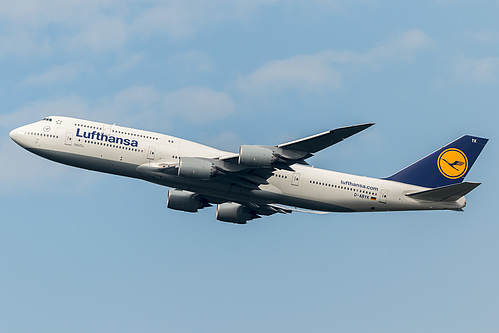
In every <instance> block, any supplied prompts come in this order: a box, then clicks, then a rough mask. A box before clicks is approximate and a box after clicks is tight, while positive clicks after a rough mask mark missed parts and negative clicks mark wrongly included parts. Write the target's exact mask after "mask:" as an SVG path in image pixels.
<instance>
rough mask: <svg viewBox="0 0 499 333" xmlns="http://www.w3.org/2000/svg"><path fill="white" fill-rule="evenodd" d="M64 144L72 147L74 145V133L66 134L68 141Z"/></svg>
mask: <svg viewBox="0 0 499 333" xmlns="http://www.w3.org/2000/svg"><path fill="white" fill-rule="evenodd" d="M64 144H65V145H68V146H71V145H72V144H73V133H71V132H67V133H66V140H64Z"/></svg>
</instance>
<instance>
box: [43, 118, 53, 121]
mask: <svg viewBox="0 0 499 333" xmlns="http://www.w3.org/2000/svg"><path fill="white" fill-rule="evenodd" d="M42 120H43V121H52V118H43V119H42Z"/></svg>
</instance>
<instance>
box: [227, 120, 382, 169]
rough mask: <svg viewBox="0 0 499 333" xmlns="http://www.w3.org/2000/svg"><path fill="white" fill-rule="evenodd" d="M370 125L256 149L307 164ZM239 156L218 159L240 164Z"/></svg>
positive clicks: (289, 161) (332, 131)
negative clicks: (308, 159)
mask: <svg viewBox="0 0 499 333" xmlns="http://www.w3.org/2000/svg"><path fill="white" fill-rule="evenodd" d="M372 125H374V123H366V124H359V125H353V126H347V127H340V128H337V129H333V130H329V131H326V132H323V133H319V134H316V135H312V136H309V137H306V138H303V139H299V140H295V141H291V142H286V143H282V144H279V145H277V146H273V147H268V146H258V147H264V148H268V149H271V150H272V149H273V150H274V153H276V154H277V155H279V157H280V158H281V163H282V162H285V164H288V165H289V164H294V163H302V164H307V163H306V162H304V160H305V159H307V158H309V157H312V156H313V154H314V153H316V152H318V151H320V150H323V149H325V148H327V147H330V146H332V145H334V144H337V143H338V142H341V141H343V140H345V139H346V138H348V137H350V136H352V135H354V134H357V133H359V132H361V131H363V130H365V129H367V128H369V127H371V126H372ZM240 155H241V151H240V152H239V154H230V155H225V156H221V157H220V158H219V159H220V160H221V161H228V162H233V163H237V162H240ZM286 162H287V163H286Z"/></svg>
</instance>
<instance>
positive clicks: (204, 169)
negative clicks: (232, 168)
mask: <svg viewBox="0 0 499 333" xmlns="http://www.w3.org/2000/svg"><path fill="white" fill-rule="evenodd" d="M216 174H217V169H216V168H215V165H214V164H213V162H211V161H210V160H206V159H203V158H197V157H181V158H180V164H179V167H178V175H179V176H181V177H186V178H193V179H210V178H211V177H213V176H215V175H216Z"/></svg>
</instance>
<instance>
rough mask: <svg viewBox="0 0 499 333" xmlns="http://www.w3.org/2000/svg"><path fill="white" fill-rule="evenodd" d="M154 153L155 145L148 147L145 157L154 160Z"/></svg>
mask: <svg viewBox="0 0 499 333" xmlns="http://www.w3.org/2000/svg"><path fill="white" fill-rule="evenodd" d="M155 155H156V147H149V151H148V153H147V158H148V159H150V160H151V161H152V160H154V157H155Z"/></svg>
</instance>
